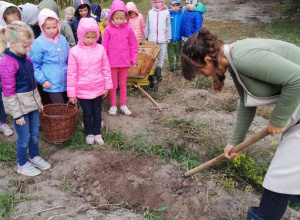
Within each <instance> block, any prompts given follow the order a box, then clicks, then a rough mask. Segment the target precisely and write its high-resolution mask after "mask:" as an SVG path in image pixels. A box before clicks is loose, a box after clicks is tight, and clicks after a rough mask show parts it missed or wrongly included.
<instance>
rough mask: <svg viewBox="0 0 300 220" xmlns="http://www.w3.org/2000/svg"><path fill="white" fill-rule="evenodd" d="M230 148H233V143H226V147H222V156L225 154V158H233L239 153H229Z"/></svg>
mask: <svg viewBox="0 0 300 220" xmlns="http://www.w3.org/2000/svg"><path fill="white" fill-rule="evenodd" d="M232 148H234V146H233V145H231V144H227V145H226V147H225V149H224V156H225V158H227V159H233V158H235V157H237V156H238V155H239V154H238V153H231V154H229V152H230V151H231V150H232Z"/></svg>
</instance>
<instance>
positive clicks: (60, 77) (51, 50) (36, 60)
mask: <svg viewBox="0 0 300 220" xmlns="http://www.w3.org/2000/svg"><path fill="white" fill-rule="evenodd" d="M38 21H39V25H40V28H41V31H42V34H41V36H39V37H38V38H37V39H36V40H35V41H34V43H33V45H32V47H31V51H30V57H31V59H32V61H33V66H34V77H35V79H36V81H37V82H38V83H39V84H40V85H42V87H43V90H44V91H45V92H47V93H48V94H49V97H50V99H51V101H52V102H53V103H66V102H67V101H68V97H67V92H66V91H67V61H68V53H69V50H70V46H69V43H68V42H67V40H66V38H65V37H64V36H62V35H60V34H59V32H60V22H59V19H58V17H57V15H56V13H55V12H53V11H51V10H49V9H43V10H42V11H41V12H40V14H39V18H38Z"/></svg>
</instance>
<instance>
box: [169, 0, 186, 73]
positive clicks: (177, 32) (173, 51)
mask: <svg viewBox="0 0 300 220" xmlns="http://www.w3.org/2000/svg"><path fill="white" fill-rule="evenodd" d="M170 5H171V7H170V9H169V11H170V18H171V33H172V34H171V42H170V43H169V44H168V58H169V72H174V71H175V70H180V61H179V60H180V53H181V21H182V17H183V12H182V10H181V0H170ZM174 57H175V59H176V64H175V60H174Z"/></svg>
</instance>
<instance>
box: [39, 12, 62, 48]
mask: <svg viewBox="0 0 300 220" xmlns="http://www.w3.org/2000/svg"><path fill="white" fill-rule="evenodd" d="M47 18H54V19H56V20H57V29H58V32H57V35H56V36H55V38H54V40H53V39H52V38H50V37H49V36H48V35H47V34H46V33H45V31H44V29H43V24H44V23H45V21H46V19H47ZM38 20H39V26H40V28H41V31H42V36H43V37H44V38H46V39H47V40H49V41H52V42H55V43H57V42H58V37H59V33H60V22H59V18H58V17H57V15H56V13H55V12H54V11H52V10H50V9H48V8H45V9H43V10H41V11H40V13H39V17H38Z"/></svg>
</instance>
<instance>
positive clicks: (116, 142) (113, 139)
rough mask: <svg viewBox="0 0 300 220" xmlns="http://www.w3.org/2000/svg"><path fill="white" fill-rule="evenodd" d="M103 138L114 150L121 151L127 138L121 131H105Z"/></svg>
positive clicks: (103, 131)
mask: <svg viewBox="0 0 300 220" xmlns="http://www.w3.org/2000/svg"><path fill="white" fill-rule="evenodd" d="M102 136H103V139H104V140H105V143H106V144H107V145H108V146H110V147H113V148H118V149H120V148H121V147H122V145H123V143H124V138H125V136H124V134H123V133H122V132H121V131H113V130H108V129H103V130H102Z"/></svg>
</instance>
